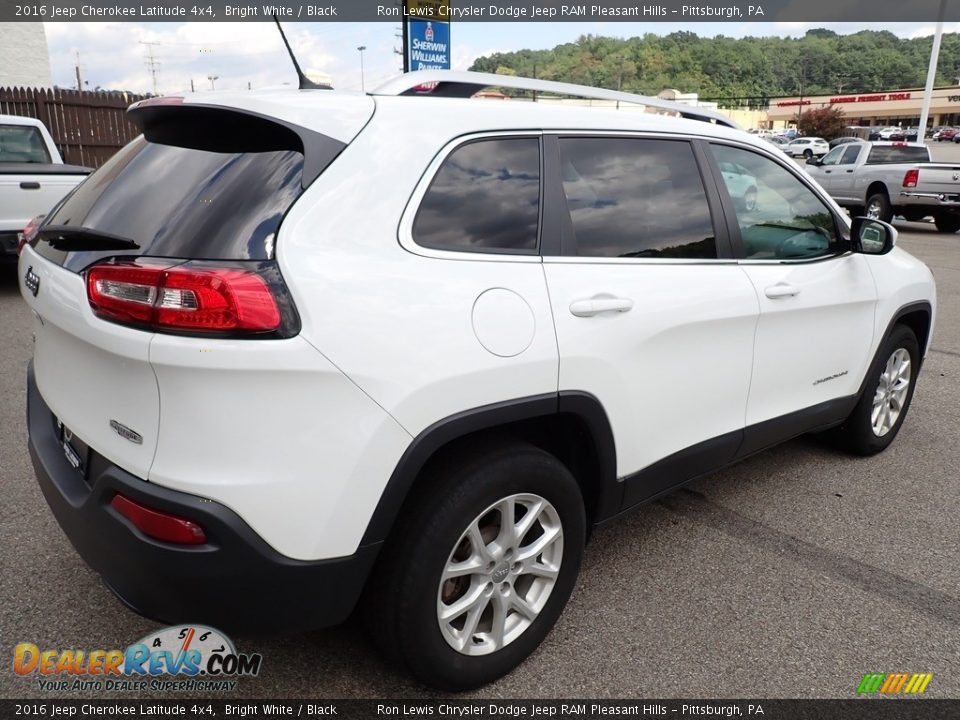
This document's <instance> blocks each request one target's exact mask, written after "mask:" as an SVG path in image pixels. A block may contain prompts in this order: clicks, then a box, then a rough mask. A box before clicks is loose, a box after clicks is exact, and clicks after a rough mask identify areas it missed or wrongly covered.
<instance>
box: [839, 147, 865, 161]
mask: <svg viewBox="0 0 960 720" xmlns="http://www.w3.org/2000/svg"><path fill="white" fill-rule="evenodd" d="M858 157H860V146H859V145H848V146H847V147H846V148H844V150H843V159H842V160H841V161H840V164H841V165H853V164H854V163H855V162H856V161H857V158H858Z"/></svg>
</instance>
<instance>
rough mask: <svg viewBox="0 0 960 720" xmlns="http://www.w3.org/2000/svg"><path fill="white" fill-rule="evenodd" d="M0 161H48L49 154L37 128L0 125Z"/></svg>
mask: <svg viewBox="0 0 960 720" xmlns="http://www.w3.org/2000/svg"><path fill="white" fill-rule="evenodd" d="M0 162H16V163H48V162H50V154H49V153H48V152H47V148H46V146H45V145H44V144H43V136H42V135H41V134H40V131H39V130H38V129H37V128H35V127H23V126H21V125H0Z"/></svg>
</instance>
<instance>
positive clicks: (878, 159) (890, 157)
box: [867, 145, 930, 165]
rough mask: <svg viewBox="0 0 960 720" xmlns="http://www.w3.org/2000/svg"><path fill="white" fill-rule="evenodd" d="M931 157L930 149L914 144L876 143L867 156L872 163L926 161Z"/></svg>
mask: <svg viewBox="0 0 960 720" xmlns="http://www.w3.org/2000/svg"><path fill="white" fill-rule="evenodd" d="M929 159H930V151H929V150H927V149H926V148H925V147H916V146H913V145H874V146H873V147H872V148H870V154H869V155H868V156H867V162H868V163H869V164H871V165H882V164H884V163H907V162H926V161H927V160H929Z"/></svg>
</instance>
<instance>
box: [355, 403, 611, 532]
mask: <svg viewBox="0 0 960 720" xmlns="http://www.w3.org/2000/svg"><path fill="white" fill-rule="evenodd" d="M561 414H571V415H575V416H577V417H578V418H579V419H580V420H581V421H582V422H583V423H584V425H585V426H586V428H587V429H588V431H589V432H590V435H591V439H592V441H593V443H594V448H595V450H596V453H597V461H598V468H599V477H598V478H596V481H597V489H598V497H597V503H596V509H595V512H594V515H595V518H594V520H595V521H596V520H599V519H601V518H606V517H610V516H613V515H615V514H616V513H617V512H618V511H619V510H620V506H621V503H622V499H623V487H622V483H620V482H618V481H617V478H616V467H617V461H616V448H615V445H614V440H613V430H612V429H611V427H610V421H609V420H608V419H607V414H606V412H605V411H604V409H603V405H601V403H600V401H599V400H598V399H597V398H596V397H595V396H593V395H591V394H590V393H586V392H578V391H562V392H559V393H544V394H542V395H533V396H529V397H524V398H517V399H515V400H506V401H503V402H498V403H492V404H490V405H483V406H481V407H478V408H473V409H471V410H465V411H463V412H459V413H456V414H454V415H451V416H449V417H446V418H444V419H442V420H438V421H437V422H435V423H433V424H432V425H430V426H429V427H427V428H425V429H424V430H423V431H421V432H420V433H419V434H418V435H417V436H416V437H415V438H414V439H413V441H412V442H411V443H410V445H409V446H408V447H407V449H406V450H405V451H404V453H403V455H402V456H401V457H400V460H399V461H398V462H397V465H396V467H395V468H394V470H393V473H392V474H391V475H390V479H389V480H388V481H387V484H386V487H385V488H384V490H383V493H381V495H380V500H379V502H378V503H377V507H376V509H375V510H374V512H373V516H372V517H371V518H370V522H369V523H368V524H367V529H366V531H365V532H364V534H363V538H362V539H361V541H360V545H361V547H363V546H366V545H372V544H376V543H379V542H382V541H383V540H385V539H386V538H387V537H388V536H389V534H390V531H391V530H392V528H393V525H394V522H395V520H396V518H397V515H398V513H399V512H400V508H401V507H402V506H403V503H404V501H405V500H406V499H407V496H408V494H409V493H410V490H411V489H412V488H413V485H414V483H415V481H416V479H417V477H418V476H419V474H420V471H421V470H422V469H423V468H424V466H425V465H426V464H427V461H428V460H429V459H430V458H431V457H433V455H434V454H435V453H436V452H437V451H438V450H440V449H441V448H442V447H444V446H445V445H447V444H449V443H450V442H453V441H454V440H457V439H459V438H462V437H465V436H467V435H471V434H473V433H475V432H479V431H482V430H492V429H495V428H496V427H498V426H502V425H506V424H509V423H513V422H518V421H521V420H532V419H537V418H549V417H555V416H558V415H561Z"/></svg>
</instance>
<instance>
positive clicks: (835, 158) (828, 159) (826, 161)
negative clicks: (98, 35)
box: [820, 145, 844, 165]
mask: <svg viewBox="0 0 960 720" xmlns="http://www.w3.org/2000/svg"><path fill="white" fill-rule="evenodd" d="M843 150H844V148H843V146H842V145H841V146H840V147H835V148H834V149H833V150H831V151H830V152H828V153H827V154H826V155H824V156H823V160H821V161H820V164H821V165H836V164H838V163H839V162H840V158H841V157H843Z"/></svg>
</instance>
